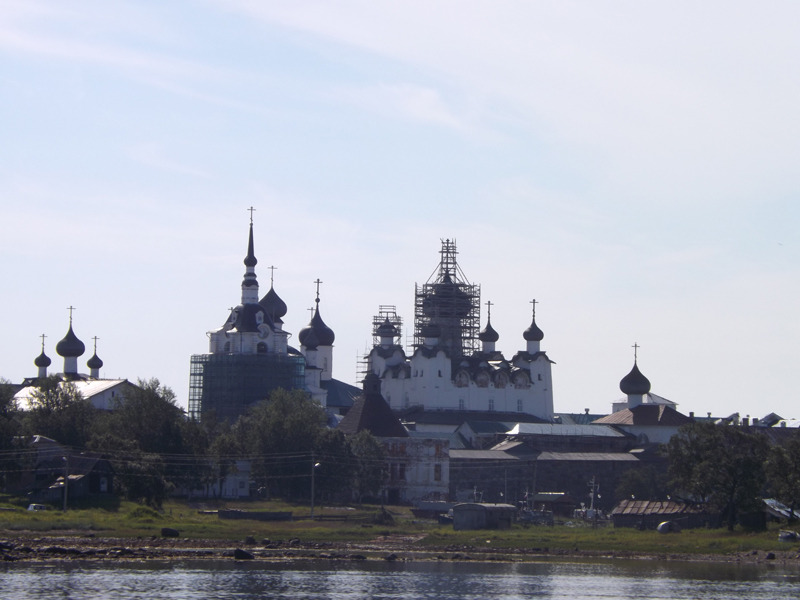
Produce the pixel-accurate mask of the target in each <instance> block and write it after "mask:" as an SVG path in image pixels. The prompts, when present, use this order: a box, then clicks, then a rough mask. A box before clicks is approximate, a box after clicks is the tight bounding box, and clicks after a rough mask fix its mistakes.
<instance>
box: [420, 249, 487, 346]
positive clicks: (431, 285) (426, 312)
mask: <svg viewBox="0 0 800 600" xmlns="http://www.w3.org/2000/svg"><path fill="white" fill-rule="evenodd" d="M457 254H458V252H457V251H456V241H455V240H449V239H447V240H442V249H441V251H440V255H441V258H440V261H439V266H438V267H437V269H436V270H435V271H434V272H433V274H432V275H431V276H430V277H429V278H428V281H427V282H426V283H424V284H422V285H416V286H415V294H414V348H415V349H416V348H419V347H420V346H421V345H422V343H423V341H424V338H425V335H424V332H425V330H427V329H428V327H429V326H438V327H439V329H440V332H439V345H441V346H443V347H444V348H445V349H447V351H448V352H449V354H450V358H457V357H459V356H465V355H467V356H469V355H471V354H473V353H474V352H476V351H478V350H479V348H480V342H479V340H478V334H479V333H480V306H481V287H480V285H477V284H472V283H470V282H469V280H467V277H466V276H465V275H464V272H463V271H462V270H461V267H459V266H458V262H457V261H456V255H457Z"/></svg>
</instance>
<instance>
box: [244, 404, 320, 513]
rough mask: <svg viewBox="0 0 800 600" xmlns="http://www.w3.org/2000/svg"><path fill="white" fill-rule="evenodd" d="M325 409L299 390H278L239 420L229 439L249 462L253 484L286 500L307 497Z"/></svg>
mask: <svg viewBox="0 0 800 600" xmlns="http://www.w3.org/2000/svg"><path fill="white" fill-rule="evenodd" d="M325 420H326V419H325V411H324V409H323V408H322V407H321V406H320V405H319V404H317V403H316V402H314V401H313V400H311V399H310V398H309V397H308V395H307V394H306V393H305V392H303V391H302V390H292V391H286V390H283V389H278V390H275V391H273V392H272V393H271V394H270V397H269V399H268V400H265V401H263V402H259V403H258V404H256V405H255V406H253V407H252V408H251V409H250V410H249V411H248V412H247V413H246V414H244V415H242V416H241V417H239V419H238V420H237V421H236V423H235V424H234V425H233V427H232V428H231V436H232V437H233V438H234V439H236V440H238V442H239V443H240V444H241V450H242V453H243V455H246V456H249V457H250V458H251V462H252V475H253V479H254V480H255V482H256V484H257V485H258V486H259V487H261V488H265V489H267V490H269V491H270V493H274V494H278V495H279V496H283V497H285V498H292V497H294V496H302V497H307V495H308V493H309V488H310V469H311V459H312V454H313V451H314V443H315V440H316V439H317V435H318V433H319V432H320V431H321V430H322V429H323V427H324V426H325Z"/></svg>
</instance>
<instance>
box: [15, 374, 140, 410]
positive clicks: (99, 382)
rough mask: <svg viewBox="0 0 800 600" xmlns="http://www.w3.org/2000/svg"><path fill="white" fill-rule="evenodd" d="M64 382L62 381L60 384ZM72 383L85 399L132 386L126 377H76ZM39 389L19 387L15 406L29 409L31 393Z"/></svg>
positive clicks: (31, 386)
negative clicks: (113, 389) (114, 389)
mask: <svg viewBox="0 0 800 600" xmlns="http://www.w3.org/2000/svg"><path fill="white" fill-rule="evenodd" d="M63 383H64V382H63V381H62V382H61V384H63ZM69 383H71V384H72V385H74V386H75V389H77V390H78V391H79V392H80V394H81V397H82V398H84V399H85V400H91V399H92V398H93V397H94V396H97V395H98V394H102V393H103V392H106V391H108V390H110V389H112V388H115V387H118V386H121V387H128V386H133V385H134V384H132V383H131V382H130V381H128V380H127V379H86V380H81V379H76V380H74V381H69ZM38 389H39V387H38V386H36V385H27V386H25V387H23V388H22V389H20V390H19V391H18V392H17V393H16V394H14V400H16V402H17V406H18V407H19V408H20V409H21V410H30V408H31V398H32V396H33V393H34V392H35V391H37V390H38ZM120 400H122V395H121V394H120Z"/></svg>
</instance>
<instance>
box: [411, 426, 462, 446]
mask: <svg viewBox="0 0 800 600" xmlns="http://www.w3.org/2000/svg"><path fill="white" fill-rule="evenodd" d="M408 437H412V438H416V439H422V440H446V441H447V442H449V446H450V449H451V450H453V449H455V450H464V449H466V448H469V444H467V441H466V440H465V439H464V437H463V436H462V435H461V434H460V433H456V432H450V431H413V430H412V431H409V432H408Z"/></svg>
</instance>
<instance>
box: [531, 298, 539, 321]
mask: <svg viewBox="0 0 800 600" xmlns="http://www.w3.org/2000/svg"><path fill="white" fill-rule="evenodd" d="M530 304H532V305H533V318H534V319H535V318H536V305H537V304H539V302H538V301H537V300H536V298H534V299H533V300H531V301H530Z"/></svg>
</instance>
